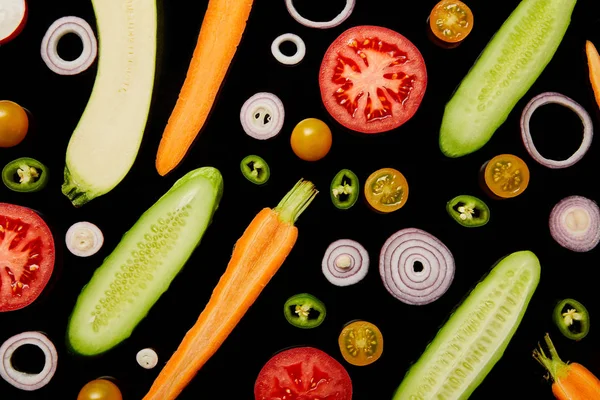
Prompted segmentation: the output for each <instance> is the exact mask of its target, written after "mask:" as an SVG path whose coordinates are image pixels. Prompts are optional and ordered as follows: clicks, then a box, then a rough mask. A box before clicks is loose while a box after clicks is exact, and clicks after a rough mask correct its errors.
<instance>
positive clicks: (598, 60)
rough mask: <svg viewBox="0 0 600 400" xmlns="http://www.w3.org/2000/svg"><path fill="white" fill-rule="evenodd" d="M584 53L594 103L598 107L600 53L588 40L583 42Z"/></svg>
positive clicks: (599, 95) (599, 102) (599, 104)
mask: <svg viewBox="0 0 600 400" xmlns="http://www.w3.org/2000/svg"><path fill="white" fill-rule="evenodd" d="M585 54H586V55H587V59H588V68H589V70H590V83H591V84H592V89H593V90H594V96H596V103H598V107H600V55H599V54H598V50H596V46H594V44H593V43H592V42H590V41H589V40H588V41H586V42H585Z"/></svg>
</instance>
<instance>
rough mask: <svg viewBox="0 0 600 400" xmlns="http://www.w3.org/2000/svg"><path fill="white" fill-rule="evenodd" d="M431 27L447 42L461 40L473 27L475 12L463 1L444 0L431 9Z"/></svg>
mask: <svg viewBox="0 0 600 400" xmlns="http://www.w3.org/2000/svg"><path fill="white" fill-rule="evenodd" d="M429 27H430V28H431V31H432V32H433V34H434V35H435V36H436V37H437V38H438V39H440V40H442V41H444V42H446V43H458V42H461V41H462V40H464V38H466V37H467V35H468V34H469V33H471V30H472V29H473V12H472V11H471V9H470V8H469V7H468V6H467V5H466V4H465V3H463V2H462V1H458V0H442V1H440V2H439V3H438V4H437V5H436V6H435V7H434V8H433V10H432V11H431V15H430V16H429Z"/></svg>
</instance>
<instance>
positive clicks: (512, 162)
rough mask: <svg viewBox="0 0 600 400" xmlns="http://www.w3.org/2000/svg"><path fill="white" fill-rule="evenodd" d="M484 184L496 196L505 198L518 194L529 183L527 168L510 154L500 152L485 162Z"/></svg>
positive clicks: (519, 159)
mask: <svg viewBox="0 0 600 400" xmlns="http://www.w3.org/2000/svg"><path fill="white" fill-rule="evenodd" d="M483 173H484V179H485V184H486V186H487V187H488V189H489V190H490V191H491V192H492V193H493V194H494V195H496V196H497V197H500V198H503V199H506V198H511V197H515V196H518V195H520V194H521V193H523V191H524V190H525V189H527V186H528V185H529V168H528V167H527V164H525V161H523V160H522V159H521V158H519V157H517V156H515V155H512V154H500V155H498V156H496V157H494V158H492V159H491V160H490V161H488V163H487V164H486V166H485V168H484V170H483Z"/></svg>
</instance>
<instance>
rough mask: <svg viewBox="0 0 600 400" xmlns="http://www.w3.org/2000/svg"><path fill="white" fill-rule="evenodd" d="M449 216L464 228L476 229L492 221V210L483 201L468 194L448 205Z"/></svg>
mask: <svg viewBox="0 0 600 400" xmlns="http://www.w3.org/2000/svg"><path fill="white" fill-rule="evenodd" d="M446 211H447V212H448V214H449V215H450V216H451V217H452V218H453V219H454V220H455V221H456V222H458V223H459V224H461V225H462V226H466V227H468V228H475V227H478V226H483V225H485V224H487V223H488V221H489V220H490V209H489V208H488V206H487V204H485V203H484V202H483V200H481V199H479V198H477V197H475V196H469V195H466V194H463V195H460V196H456V197H455V198H453V199H452V200H450V201H449V202H448V203H446Z"/></svg>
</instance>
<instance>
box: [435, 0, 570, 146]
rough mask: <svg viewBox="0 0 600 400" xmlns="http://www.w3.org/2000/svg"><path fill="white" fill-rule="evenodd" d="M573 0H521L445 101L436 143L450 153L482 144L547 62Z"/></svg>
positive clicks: (566, 25)
mask: <svg viewBox="0 0 600 400" xmlns="http://www.w3.org/2000/svg"><path fill="white" fill-rule="evenodd" d="M576 2H577V1H576V0H522V1H521V3H520V4H519V5H518V6H517V8H516V9H515V10H514V11H513V12H512V14H511V15H510V16H509V17H508V19H507V20H506V21H505V22H504V24H503V25H502V26H501V27H500V29H499V30H498V32H496V34H495V35H494V37H493V38H492V40H491V41H490V42H489V43H488V45H487V46H486V48H485V49H484V50H483V52H482V53H481V55H480V56H479V58H478V59H477V61H476V62H475V64H474V65H473V67H472V68H471V70H470V71H469V73H468V74H467V76H466V77H465V78H464V79H463V81H462V82H461V83H460V85H459V87H458V88H457V90H456V92H455V93H454V95H453V96H452V98H451V99H450V101H449V102H448V104H447V105H446V109H445V112H444V117H443V119H442V126H441V129H440V136H439V144H440V149H441V150H442V153H444V154H445V155H446V156H448V157H461V156H464V155H467V154H470V153H473V152H474V151H476V150H478V149H480V148H481V147H483V146H484V145H485V144H486V143H487V142H488V141H489V140H490V139H491V137H492V135H493V134H494V132H495V131H496V129H498V128H499V127H500V125H502V124H503V123H504V121H506V118H507V117H508V115H509V114H510V112H511V111H512V109H513V108H514V106H515V105H516V104H517V102H518V101H519V100H520V99H521V98H522V97H523V96H524V95H525V93H526V92H527V91H528V90H529V88H530V87H531V86H532V85H533V83H534V82H535V81H536V79H537V78H538V77H539V76H540V74H541V73H542V71H543V70H544V68H546V65H547V64H548V63H549V62H550V60H551V59H552V57H553V56H554V53H555V52H556V49H557V48H558V46H559V44H560V42H561V41H562V38H563V36H564V34H565V32H566V31H567V28H568V26H569V24H570V22H571V14H572V12H573V8H574V7H575V3H576Z"/></svg>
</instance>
